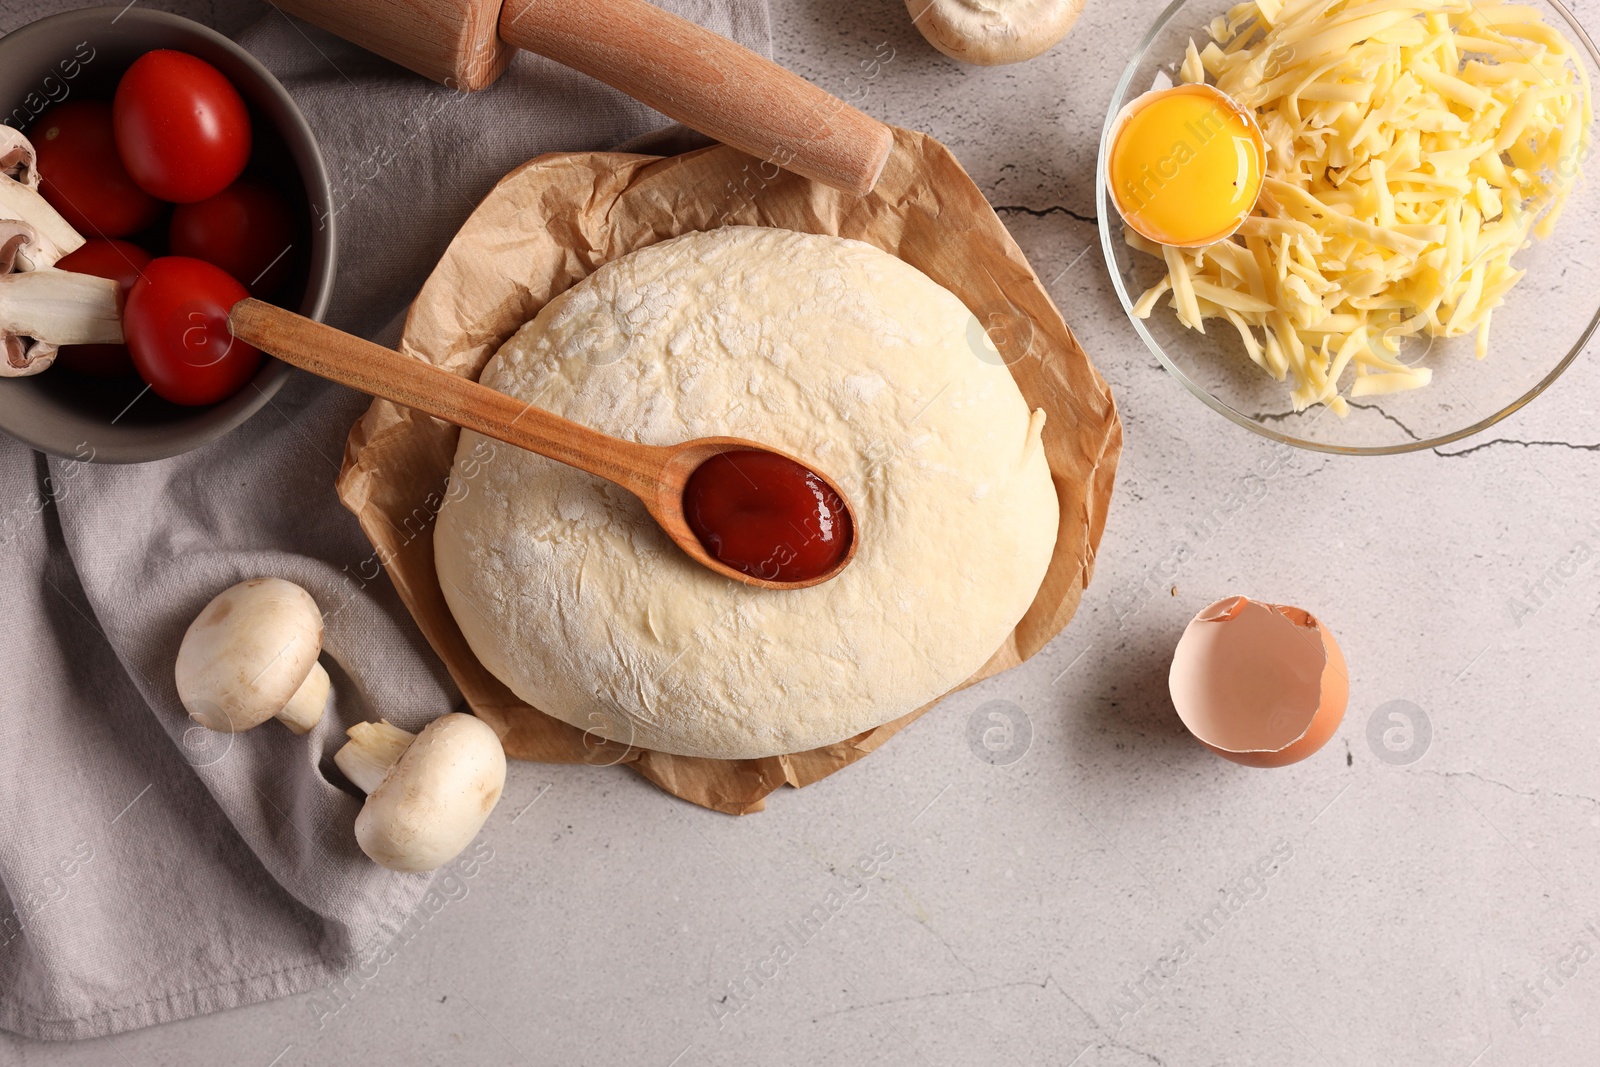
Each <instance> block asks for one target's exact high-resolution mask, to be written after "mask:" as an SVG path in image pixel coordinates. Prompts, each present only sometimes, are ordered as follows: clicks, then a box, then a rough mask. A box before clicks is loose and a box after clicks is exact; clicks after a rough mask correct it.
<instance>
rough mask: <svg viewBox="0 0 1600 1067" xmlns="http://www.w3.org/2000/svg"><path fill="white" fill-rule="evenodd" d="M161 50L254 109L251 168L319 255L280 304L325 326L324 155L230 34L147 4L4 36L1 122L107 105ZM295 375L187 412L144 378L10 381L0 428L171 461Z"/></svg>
mask: <svg viewBox="0 0 1600 1067" xmlns="http://www.w3.org/2000/svg"><path fill="white" fill-rule="evenodd" d="M155 48H175V49H177V50H179V51H182V52H188V53H190V54H192V55H196V56H199V57H200V58H201V59H204V60H205V61H206V62H208V63H210V64H212V65H213V66H215V67H216V68H217V69H218V70H220V71H222V73H223V74H225V75H227V76H228V80H229V81H231V82H233V84H234V85H235V86H236V87H237V88H238V90H239V92H240V94H241V95H242V96H243V97H244V99H245V102H246V103H247V104H249V106H250V117H251V121H252V123H253V126H254V130H253V132H254V141H255V147H254V149H253V151H252V153H251V163H250V171H251V172H252V173H256V174H258V175H262V176H264V177H266V178H268V179H269V180H270V181H271V182H272V183H273V184H274V185H275V186H276V187H277V188H278V189H280V190H281V191H283V192H285V193H286V194H287V195H289V197H290V200H291V202H294V201H296V200H297V201H298V202H297V203H295V208H296V210H297V211H298V213H299V215H300V220H301V221H300V225H301V234H302V242H303V245H304V246H306V247H308V248H309V251H308V252H307V253H303V254H301V255H300V256H299V258H298V262H297V265H296V268H295V272H294V275H293V277H292V279H291V281H290V282H289V283H288V284H287V285H286V286H285V287H284V290H283V291H282V292H281V293H280V294H279V296H278V298H277V299H276V300H275V302H276V303H280V304H283V305H284V306H286V307H290V308H293V309H295V310H298V311H299V312H300V313H301V314H302V315H309V316H310V317H312V318H316V319H320V318H321V317H322V315H323V313H324V311H326V310H327V306H328V298H329V295H330V294H331V292H332V290H333V266H334V258H335V241H334V231H333V216H332V214H331V212H330V211H329V204H330V198H331V195H330V188H329V183H328V172H327V169H326V168H325V167H324V166H323V163H322V153H321V152H320V151H319V150H318V148H317V143H316V139H315V138H314V137H312V135H311V128H310V127H309V126H308V125H306V121H305V118H304V117H303V116H302V115H301V114H300V109H299V108H297V107H295V105H294V101H293V100H291V99H290V98H289V94H288V93H287V92H285V91H284V88H283V86H282V85H280V84H279V83H278V80H277V79H276V78H274V77H273V76H272V75H271V74H270V73H269V72H268V71H267V68H265V67H263V66H262V65H261V64H260V63H258V62H256V60H255V59H254V58H253V57H252V56H251V55H250V54H249V53H248V52H246V51H245V50H244V49H242V48H240V47H239V46H238V45H236V44H234V43H233V42H232V41H230V40H228V39H227V38H226V37H224V36H222V35H221V34H219V33H217V32H216V31H214V30H211V29H208V28H206V27H205V26H202V25H200V24H199V23H198V22H192V21H190V20H189V19H186V18H182V17H180V16H178V15H173V14H169V13H167V12H164V11H151V10H148V9H145V8H141V7H139V6H137V5H134V6H129V7H96V8H86V9H84V10H82V11H68V12H65V13H63V14H60V15H52V16H50V17H49V18H44V19H40V20H39V21H38V22H34V23H30V24H29V25H27V26H24V27H23V28H22V29H20V30H17V31H15V32H13V33H9V34H7V35H6V36H4V37H0V122H6V123H8V124H10V125H12V126H17V127H20V128H21V129H22V130H23V131H24V132H26V131H27V130H28V128H29V127H30V125H31V124H32V123H33V121H34V119H35V118H37V116H38V115H39V114H41V113H42V112H43V111H44V110H45V109H47V108H48V107H50V106H51V105H52V104H55V103H61V102H63V101H66V100H88V99H100V100H109V99H111V96H112V93H113V92H114V91H115V89H116V85H117V80H118V79H119V78H120V77H121V76H122V72H123V71H124V70H126V69H127V68H128V66H129V64H131V63H132V62H133V61H134V60H135V59H137V58H138V57H139V56H141V55H143V54H144V53H145V52H148V51H150V50H152V49H155ZM302 242H297V243H302ZM151 251H157V250H156V249H151ZM289 370H290V368H289V367H288V366H287V365H286V364H283V363H279V362H278V361H277V360H275V359H267V360H265V361H263V363H262V366H261V369H260V370H259V371H257V372H256V376H255V378H254V379H253V380H252V381H251V382H250V383H249V384H247V385H246V386H245V387H244V388H243V389H241V390H240V391H239V392H237V393H235V394H234V395H233V396H231V397H229V398H228V399H226V400H224V401H222V402H221V403H218V404H213V405H211V406H209V407H203V408H186V407H180V406H178V405H176V404H170V403H168V402H166V401H164V400H162V399H161V398H160V397H158V396H156V395H155V394H154V393H151V392H145V391H144V386H143V383H141V382H139V381H137V380H136V379H130V380H113V381H103V380H97V379H91V378H85V377H82V376H79V375H75V374H72V373H71V372H70V371H64V370H63V369H62V368H61V367H51V368H50V369H48V370H46V371H44V372H43V373H41V374H37V375H33V376H32V377H28V378H4V379H0V431H4V432H5V433H8V434H10V435H11V436H12V437H15V438H17V439H19V440H21V441H24V442H26V443H27V444H29V445H32V446H33V447H34V448H38V449H42V450H43V451H45V452H51V453H54V454H56V455H58V456H71V457H74V458H78V459H92V460H94V461H96V462H102V463H139V462H144V461H146V460H153V459H164V458H165V457H167V456H175V455H177V454H178V453H180V452H187V451H188V450H190V449H192V448H198V447H199V446H201V445H203V444H205V443H206V442H208V441H212V440H215V439H216V438H218V437H220V436H222V435H223V434H225V433H227V432H228V431H229V430H231V429H233V428H234V427H235V426H238V425H239V424H240V423H242V422H244V421H245V420H246V419H248V418H249V417H250V416H251V415H253V414H255V413H256V411H258V410H259V409H260V408H261V407H262V406H263V405H265V404H266V403H267V401H268V400H270V399H271V398H272V395H273V394H274V393H276V392H277V391H278V390H279V389H280V388H281V387H282V386H283V383H284V381H285V379H287V378H288V376H289ZM141 394H142V395H141Z"/></svg>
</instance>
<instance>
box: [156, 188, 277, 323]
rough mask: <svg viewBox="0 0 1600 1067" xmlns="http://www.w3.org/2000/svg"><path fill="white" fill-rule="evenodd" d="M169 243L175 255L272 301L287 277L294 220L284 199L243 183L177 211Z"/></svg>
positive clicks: (252, 293) (263, 189) (268, 191)
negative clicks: (213, 268)
mask: <svg viewBox="0 0 1600 1067" xmlns="http://www.w3.org/2000/svg"><path fill="white" fill-rule="evenodd" d="M169 237H170V241H171V245H172V254H173V255H175V256H192V257H194V258H195V259H203V260H205V261H206V262H207V263H214V264H216V265H217V266H219V267H221V268H222V269H223V270H225V271H227V272H228V273H229V274H231V275H233V276H234V277H235V278H237V279H238V280H239V281H241V282H244V284H245V285H246V286H248V287H249V289H250V294H251V295H252V296H270V295H271V294H272V293H273V292H275V291H276V290H277V288H278V286H280V285H282V284H283V279H284V278H285V277H286V276H287V275H288V273H289V265H290V263H291V261H292V259H293V257H292V256H291V255H290V250H291V248H292V247H293V244H294V215H293V214H292V213H291V212H290V211H289V205H288V203H287V202H286V201H285V200H284V199H283V197H281V196H279V195H278V194H277V193H275V192H273V191H272V190H271V189H269V188H267V187H266V186H265V185H262V184H260V183H259V182H254V181H251V180H250V179H248V178H241V179H240V180H239V181H236V182H234V183H233V184H232V185H230V186H228V187H227V188H226V189H224V190H222V192H220V193H218V194H217V195H216V196H213V197H211V198H210V199H209V200H202V201H200V202H199V203H198V204H182V205H180V206H179V207H178V209H177V210H176V211H174V212H173V213H172V228H171V230H170V231H169Z"/></svg>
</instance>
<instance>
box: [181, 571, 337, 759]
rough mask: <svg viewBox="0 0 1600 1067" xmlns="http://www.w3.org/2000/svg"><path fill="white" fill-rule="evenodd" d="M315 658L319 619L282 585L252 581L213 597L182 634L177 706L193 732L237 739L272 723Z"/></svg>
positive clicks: (304, 596)
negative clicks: (204, 731) (211, 732)
mask: <svg viewBox="0 0 1600 1067" xmlns="http://www.w3.org/2000/svg"><path fill="white" fill-rule="evenodd" d="M321 651H322V613H321V612H320V611H318V610H317V602H316V601H315V600H313V599H312V598H311V594H310V593H308V592H306V591H305V590H304V589H301V588H300V587H299V586H298V585H295V584H294V583H293V582H286V581H284V580H283V579H282V578H252V579H250V580H249V581H245V582H240V583H239V584H238V585H234V586H230V587H229V588H227V589H224V590H223V591H222V592H220V593H218V594H217V595H216V596H215V597H214V598H213V599H212V601H211V603H209V604H207V605H206V606H205V608H204V609H202V610H201V612H200V614H199V615H197V616H196V617H195V620H194V622H192V623H190V624H189V629H188V631H187V632H186V633H185V634H184V635H183V645H182V646H181V647H180V648H179V649H178V663H177V667H176V669H175V670H174V674H175V676H176V679H177V682H178V699H179V700H181V701H183V706H184V708H185V709H186V710H187V711H188V712H189V715H190V717H192V718H193V719H194V720H195V721H196V722H198V723H199V724H200V725H201V726H204V727H206V728H208V729H211V730H221V731H224V732H226V733H237V732H239V731H241V730H248V729H250V728H251V727H253V726H258V725H260V724H261V723H263V722H265V721H266V720H267V719H270V718H272V717H273V716H274V715H276V714H277V713H278V712H279V711H281V710H282V709H283V706H284V705H285V704H287V703H288V702H289V698H290V697H292V696H294V694H295V691H296V690H298V689H299V688H300V685H301V683H303V682H304V681H305V680H306V676H307V675H309V674H310V673H311V669H312V667H314V666H315V665H316V662H317V655H318V654H319V653H320V652H321Z"/></svg>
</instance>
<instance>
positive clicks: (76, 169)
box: [29, 100, 161, 237]
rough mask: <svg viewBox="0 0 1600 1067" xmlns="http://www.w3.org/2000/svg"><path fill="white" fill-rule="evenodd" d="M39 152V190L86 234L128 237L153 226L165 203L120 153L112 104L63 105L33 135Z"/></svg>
mask: <svg viewBox="0 0 1600 1067" xmlns="http://www.w3.org/2000/svg"><path fill="white" fill-rule="evenodd" d="M29 136H30V138H31V139H32V140H33V143H34V145H35V147H36V148H37V150H38V153H39V192H40V194H41V195H42V196H43V197H44V198H45V199H46V200H48V201H49V202H50V206H51V207H53V208H55V209H56V210H57V211H59V212H61V216H62V218H64V219H66V220H67V221H68V222H70V223H71V224H72V228H73V229H75V230H78V231H79V232H80V233H83V234H84V235H85V236H90V235H99V236H101V237H126V236H127V235H128V234H130V233H137V232H138V231H140V230H142V229H144V228H145V227H146V226H149V225H150V224H151V223H153V222H155V221H156V217H157V216H159V215H160V214H161V203H160V201H158V200H157V199H156V198H155V197H153V196H151V195H150V194H149V193H147V192H145V191H144V190H143V189H141V188H139V186H138V185H136V184H134V180H133V179H132V178H131V177H129V176H128V172H127V171H126V170H125V169H124V168H123V166H122V159H121V158H120V157H119V156H118V155H117V141H116V138H115V137H114V136H113V135H112V132H111V105H110V104H108V103H106V102H105V101H103V100H74V101H73V102H72V103H70V104H58V105H57V106H55V107H53V108H51V109H50V110H49V111H46V112H45V113H44V114H43V115H41V116H40V117H39V122H38V124H37V125H36V126H35V127H34V128H33V130H32V132H31V133H30V134H29Z"/></svg>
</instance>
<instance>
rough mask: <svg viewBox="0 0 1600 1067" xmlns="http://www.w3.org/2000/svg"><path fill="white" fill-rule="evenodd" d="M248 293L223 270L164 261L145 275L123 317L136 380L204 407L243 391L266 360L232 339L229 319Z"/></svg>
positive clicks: (187, 261) (182, 260) (182, 261)
mask: <svg viewBox="0 0 1600 1067" xmlns="http://www.w3.org/2000/svg"><path fill="white" fill-rule="evenodd" d="M249 295H250V294H249V293H248V292H247V291H246V290H245V287H244V286H243V285H241V284H239V282H238V281H236V280H235V279H234V278H233V277H232V276H231V275H229V274H228V273H227V272H226V271H224V270H223V269H222V268H221V267H214V266H212V265H211V264H209V263H205V262H202V261H201V260H198V259H190V258H189V257H187V256H162V257H161V258H160V259H153V260H151V261H150V263H149V265H148V266H146V267H145V268H144V275H143V277H141V278H140V279H139V280H138V281H137V282H135V283H134V286H133V291H132V292H130V293H129V294H128V303H127V306H126V307H124V308H123V311H122V332H123V333H124V334H126V335H127V338H128V350H129V351H130V352H132V353H133V365H134V366H135V367H137V368H138V370H139V376H140V377H141V378H143V379H144V380H145V381H147V382H149V383H150V389H151V391H152V392H154V393H155V394H156V395H157V396H160V397H164V398H166V399H167V400H170V401H172V402H173V403H174V404H187V405H190V406H199V405H201V404H215V403H216V402H217V401H219V400H222V399H224V398H226V397H229V396H232V395H233V394H234V393H236V392H238V391H239V389H240V388H241V387H242V386H243V385H244V383H245V382H247V381H249V380H250V378H251V376H252V375H254V374H255V372H256V368H257V367H258V366H260V365H261V353H260V351H258V350H257V349H255V348H252V347H251V346H250V345H247V344H245V343H244V342H243V341H240V340H238V339H237V338H235V337H234V336H233V334H232V333H230V332H228V312H229V311H230V310H232V308H233V305H234V304H236V303H238V302H239V301H241V300H243V299H244V298H245V297H247V296H249Z"/></svg>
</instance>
